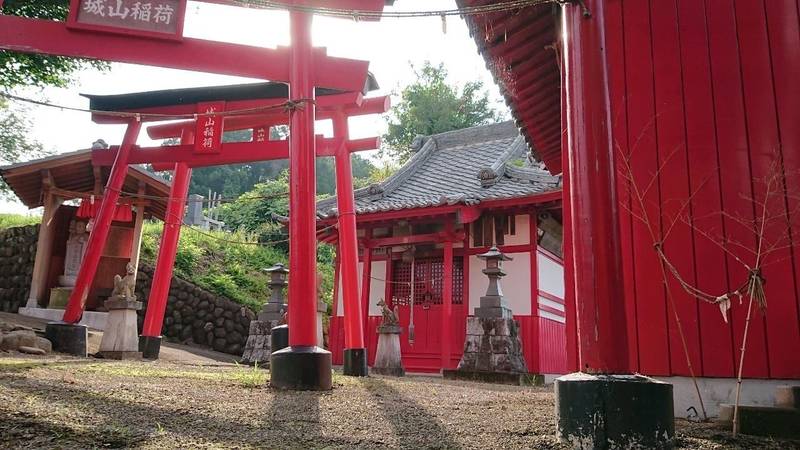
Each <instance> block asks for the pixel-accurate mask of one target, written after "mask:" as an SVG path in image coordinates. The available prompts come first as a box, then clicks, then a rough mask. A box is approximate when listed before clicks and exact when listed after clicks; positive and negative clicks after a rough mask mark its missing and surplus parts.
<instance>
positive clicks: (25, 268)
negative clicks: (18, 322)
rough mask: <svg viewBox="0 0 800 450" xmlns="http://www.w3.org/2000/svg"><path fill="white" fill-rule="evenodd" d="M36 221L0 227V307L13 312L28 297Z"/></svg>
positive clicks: (37, 233)
mask: <svg viewBox="0 0 800 450" xmlns="http://www.w3.org/2000/svg"><path fill="white" fill-rule="evenodd" d="M38 237H39V225H29V226H26V227H14V228H6V229H1V230H0V310H2V311H4V312H13V313H16V312H17V310H19V308H20V307H21V306H25V303H26V302H27V301H28V293H29V292H30V287H31V274H32V273H33V261H34V259H35V258H36V241H37V239H38Z"/></svg>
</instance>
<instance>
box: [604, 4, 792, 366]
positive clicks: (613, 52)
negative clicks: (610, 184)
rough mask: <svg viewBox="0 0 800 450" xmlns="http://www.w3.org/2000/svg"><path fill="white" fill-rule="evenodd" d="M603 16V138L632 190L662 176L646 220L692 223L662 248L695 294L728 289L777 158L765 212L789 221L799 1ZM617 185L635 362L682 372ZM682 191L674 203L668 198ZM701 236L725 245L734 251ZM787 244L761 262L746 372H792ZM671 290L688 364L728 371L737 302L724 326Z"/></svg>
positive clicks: (661, 295) (642, 240) (737, 330)
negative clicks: (780, 177)
mask: <svg viewBox="0 0 800 450" xmlns="http://www.w3.org/2000/svg"><path fill="white" fill-rule="evenodd" d="M606 21H607V26H606V39H607V49H608V58H609V85H610V86H609V87H610V94H611V103H612V105H611V106H612V114H611V117H612V121H613V123H612V133H613V139H614V144H615V146H617V148H618V150H619V151H620V152H622V153H623V154H626V155H630V158H631V162H632V170H633V175H634V178H635V179H636V180H637V184H638V185H640V187H644V186H645V185H647V184H648V183H649V181H650V180H651V179H653V177H654V174H656V173H658V174H659V175H658V176H657V178H656V181H655V183H653V185H652V187H651V188H650V189H649V190H648V191H647V194H646V201H647V206H646V207H647V208H648V213H649V216H650V217H651V218H655V219H656V220H655V223H654V224H653V225H654V227H655V228H656V229H657V230H662V231H664V230H666V229H668V228H669V222H670V218H672V217H675V216H676V214H681V213H682V212H683V214H690V215H691V217H692V220H693V223H694V225H695V227H694V229H693V228H692V227H690V226H688V225H685V224H684V223H678V224H677V225H676V226H675V227H674V228H673V229H672V231H671V233H670V234H669V236H668V238H667V240H666V242H665V246H664V247H665V249H666V253H667V255H668V257H669V258H670V260H671V261H672V262H673V264H674V265H675V267H676V268H677V269H678V270H679V271H680V272H681V273H682V274H683V276H684V278H685V279H686V281H688V282H689V283H691V284H694V285H696V286H698V287H699V288H701V289H703V290H704V291H708V292H711V293H715V294H720V293H723V292H726V291H728V290H732V289H735V288H736V287H738V285H739V284H741V283H742V282H743V280H744V279H745V277H746V270H745V269H744V268H743V266H742V265H741V264H740V263H739V262H738V261H737V258H740V259H743V260H745V261H752V259H753V257H752V255H750V254H748V251H747V250H744V249H743V248H742V247H748V248H753V245H754V242H755V236H754V234H753V233H752V232H750V231H749V230H748V229H747V228H746V227H745V226H743V225H742V224H741V222H742V221H752V220H753V217H754V215H755V214H758V213H759V212H760V207H759V203H760V202H762V201H763V200H764V195H765V191H766V189H765V187H764V183H763V180H764V179H765V177H767V176H768V175H770V174H771V173H773V172H774V171H775V170H780V167H778V168H777V169H776V166H774V165H773V163H774V162H775V161H782V162H783V164H784V171H785V173H786V186H785V189H786V191H785V192H784V191H783V187H781V188H780V192H778V195H776V196H774V197H773V198H771V199H769V202H768V205H769V210H770V214H787V213H788V215H789V216H791V217H790V220H791V221H792V222H793V223H795V224H797V223H800V222H798V217H795V216H796V215H797V214H799V213H800V212H798V202H799V201H800V173H799V172H800V147H799V146H798V144H799V143H800V91H798V88H797V82H798V80H800V29H799V28H798V23H800V22H798V2H797V1H796V0H609V1H608V2H607V7H606ZM660 167H661V169H660V170H659V168H660ZM618 188H619V197H620V201H621V203H622V204H623V208H620V214H621V227H622V238H623V253H624V256H623V258H624V261H623V270H624V271H625V275H626V276H625V293H626V300H627V314H628V319H629V320H628V326H629V339H630V345H631V350H632V351H631V364H632V369H633V370H635V371H639V372H642V373H645V374H650V375H688V373H689V371H688V368H687V364H686V358H685V356H684V351H683V347H682V342H681V339H680V336H679V333H678V331H677V324H676V322H675V320H674V318H673V311H672V310H671V306H670V302H669V300H668V298H667V294H666V291H665V288H664V286H663V284H662V283H661V282H660V279H661V275H660V273H661V272H660V271H661V269H660V265H659V261H658V259H657V257H656V254H655V252H654V251H653V239H652V238H651V236H650V235H649V234H648V231H647V228H646V227H645V225H644V224H643V223H642V222H641V220H638V219H637V218H635V217H632V215H631V214H630V208H631V207H632V206H633V205H632V200H633V199H632V197H631V196H630V195H629V194H628V192H629V191H628V189H629V186H627V183H626V182H625V181H624V180H623V179H622V177H620V180H619V182H618ZM787 193H788V195H787ZM690 197H691V202H690V203H689V204H688V205H687V206H686V208H685V209H682V206H681V202H680V200H678V199H686V198H690ZM633 210H634V211H636V210H637V208H636V207H635V206H633ZM721 211H724V212H725V216H722V215H721V214H719V213H720V212H721ZM659 218H660V219H659ZM786 229H787V225H786V224H785V223H775V224H774V226H772V227H769V228H768V229H767V230H766V238H767V239H768V240H769V241H773V242H774V241H776V240H778V239H780V237H781V235H782V233H783V232H784V231H785V230H786ZM790 231H791V234H790V236H789V239H793V240H794V242H795V243H796V242H797V241H798V240H800V237H798V236H797V235H798V234H800V227H798V226H794V227H793V228H791V230H790ZM707 233H710V234H713V235H716V236H721V237H722V238H723V239H724V240H727V242H728V243H727V244H725V245H726V246H727V248H728V249H729V250H730V252H731V253H733V255H730V254H726V253H725V252H724V251H723V250H722V249H721V248H720V246H719V245H718V244H717V243H715V242H714V241H712V240H709V239H708V238H707V237H705V236H704V234H707ZM787 242H788V241H787ZM737 243H740V244H742V245H741V246H739V245H738V244H737ZM798 252H800V248H791V247H788V248H785V249H782V250H780V251H777V252H775V253H773V254H771V255H770V256H769V258H770V259H769V261H772V263H771V264H768V265H767V266H766V267H765V268H764V276H765V278H766V280H767V285H766V293H767V301H768V309H767V312H766V315H762V314H761V313H758V312H754V319H753V321H752V323H751V325H750V334H749V337H748V344H747V352H746V356H745V362H744V374H745V376H747V377H771V378H800V313H799V311H800V300H798V288H800V286H798V283H797V281H798V280H797V277H798V275H800V254H798ZM669 289H670V292H671V293H672V295H673V298H674V304H675V307H676V309H677V312H678V315H679V317H680V320H681V322H682V324H683V329H684V333H685V336H686V342H687V346H688V348H689V354H690V357H691V361H692V365H693V366H694V368H695V371H696V373H698V374H702V375H704V376H714V377H731V376H735V372H736V368H737V366H738V361H739V347H740V346H741V341H742V334H743V333H742V330H743V325H744V321H745V317H746V314H747V302H744V303H743V304H742V305H739V304H738V302H736V301H734V302H733V306H732V310H731V312H730V314H729V317H730V322H731V323H730V324H726V323H725V322H724V321H723V320H722V315H721V314H720V311H719V308H718V307H717V306H715V305H711V304H707V303H702V302H699V301H697V300H695V299H694V298H693V297H690V296H689V295H687V294H686V293H685V292H684V291H683V290H681V289H680V288H679V287H678V285H677V283H675V282H674V281H672V282H671V283H670V286H669Z"/></svg>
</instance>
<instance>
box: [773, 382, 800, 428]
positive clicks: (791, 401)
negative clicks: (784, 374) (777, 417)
mask: <svg viewBox="0 0 800 450" xmlns="http://www.w3.org/2000/svg"><path fill="white" fill-rule="evenodd" d="M775 406H777V407H779V408H794V409H800V386H778V387H777V388H775ZM798 426H800V424H798Z"/></svg>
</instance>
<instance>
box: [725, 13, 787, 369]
mask: <svg viewBox="0 0 800 450" xmlns="http://www.w3.org/2000/svg"><path fill="white" fill-rule="evenodd" d="M735 7H736V18H737V31H738V37H739V54H740V58H741V64H742V85H743V88H744V101H745V106H746V108H747V109H746V117H747V126H748V138H749V145H750V159H751V162H752V168H753V182H754V185H753V186H754V188H753V190H754V194H755V195H754V197H755V200H756V203H759V202H767V211H768V214H769V215H779V214H786V204H785V199H784V197H783V195H782V192H780V191H782V186H781V187H780V191H778V192H773V195H771V197H770V198H767V196H766V194H767V187H766V183H765V180H767V179H768V178H769V177H771V176H773V175H774V173H775V169H776V166H774V164H775V162H776V160H779V159H780V145H781V142H780V136H779V134H778V133H779V132H778V117H777V110H776V105H775V96H774V93H775V90H774V84H773V79H772V73H773V67H772V61H771V59H770V46H769V41H768V36H767V22H766V15H765V10H764V1H763V0H744V1H739V2H736V4H735ZM776 69H777V70H779V71H780V70H782V69H783V68H780V67H777V68H776ZM795 95H796V93H795ZM792 126H797V124H792ZM794 151H796V149H794ZM774 194H781V195H774ZM755 206H756V208H755V209H756V211H755V212H756V214H758V215H760V214H761V211H762V210H761V207H760V206H759V205H758V204H756V205H755ZM785 231H786V223H785V222H783V223H780V222H777V221H776V222H772V223H771V224H770V225H768V226H767V228H766V230H765V237H766V239H767V241H769V242H775V241H777V240H779V239H780V237H781V235H782V233H784V232H785ZM768 258H770V259H773V260H774V259H778V260H785V261H784V262H783V263H780V264H775V265H771V266H769V267H765V269H764V272H763V274H764V277H765V278H766V279H767V283H766V295H767V301H768V302H769V309H768V311H767V314H766V317H764V316H762V315H761V314H756V315H755V316H754V319H755V320H753V321H752V322H751V324H750V328H751V333H752V334H751V335H750V336H749V337H748V351H747V353H746V356H745V370H748V369H750V371H749V373H750V374H751V376H768V375H769V374H770V367H771V363H775V364H777V367H776V369H778V371H779V372H787V371H792V370H793V369H794V368H792V367H787V366H786V362H788V358H785V357H784V356H783V355H784V354H788V353H789V352H795V353H796V352H797V348H798V346H800V341H799V340H798V336H797V321H796V317H797V307H796V301H795V300H794V293H795V286H794V278H793V276H794V271H793V270H792V269H793V267H792V261H791V252H789V251H788V250H787V249H784V250H779V251H776V252H774V253H772V254H771V255H769V257H768ZM764 319H766V320H764ZM766 333H769V334H768V335H766ZM765 344H766V345H765ZM751 345H752V346H751Z"/></svg>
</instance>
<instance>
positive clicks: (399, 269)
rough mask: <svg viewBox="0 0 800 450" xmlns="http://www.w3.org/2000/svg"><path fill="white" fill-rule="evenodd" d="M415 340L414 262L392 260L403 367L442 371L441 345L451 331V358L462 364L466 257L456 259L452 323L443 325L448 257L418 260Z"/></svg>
mask: <svg viewBox="0 0 800 450" xmlns="http://www.w3.org/2000/svg"><path fill="white" fill-rule="evenodd" d="M413 266H414V272H415V274H414V301H413V325H414V341H413V343H412V342H411V341H410V340H409V338H410V333H409V327H410V325H411V324H412V302H411V267H412V264H411V263H410V262H404V261H402V260H400V259H397V260H394V261H392V270H391V274H392V283H391V290H392V295H391V299H392V305H393V306H392V307H394V305H396V306H397V312H398V316H399V317H400V325H401V326H402V327H403V334H402V335H401V336H400V348H401V351H402V354H403V366H404V367H405V370H406V371H408V372H438V371H439V370H440V369H441V366H442V363H441V345H442V338H443V336H444V333H448V332H449V333H451V342H452V343H453V344H452V349H451V358H453V359H455V363H454V365H455V364H457V363H458V358H460V357H461V352H462V347H463V343H464V335H465V333H466V330H465V313H466V310H465V309H464V308H465V307H464V264H463V257H462V256H457V257H454V258H453V312H452V318H451V320H450V326H449V327H447V329H443V326H442V311H443V307H442V303H443V300H444V299H443V296H442V290H443V289H442V288H443V286H444V280H443V275H444V259H443V257H442V256H434V257H425V258H416V259H415V260H414V264H413Z"/></svg>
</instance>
